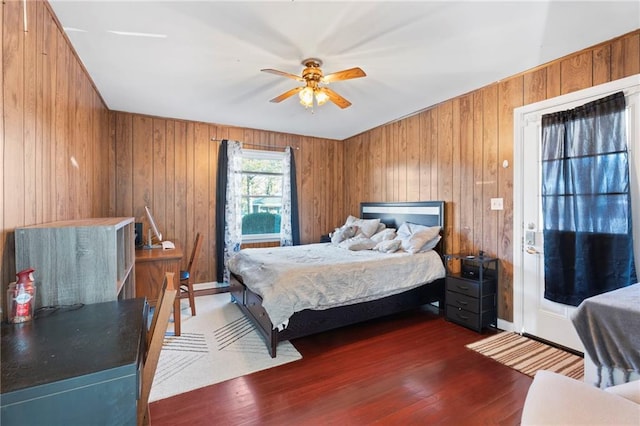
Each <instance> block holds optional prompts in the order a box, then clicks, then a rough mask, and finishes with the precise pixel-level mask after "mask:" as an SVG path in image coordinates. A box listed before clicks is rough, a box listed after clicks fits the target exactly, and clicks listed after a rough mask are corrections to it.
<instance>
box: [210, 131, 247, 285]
mask: <svg viewBox="0 0 640 426" xmlns="http://www.w3.org/2000/svg"><path fill="white" fill-rule="evenodd" d="M241 171H242V146H241V145H240V143H239V142H235V141H227V140H223V141H222V143H221V145H220V150H219V151H218V176H217V178H218V181H217V188H216V265H217V271H216V279H217V281H218V282H219V283H228V282H229V269H228V268H227V261H228V260H229V258H230V257H231V255H232V254H233V253H236V252H238V251H240V245H241V244H242V214H241V198H242V191H241V187H240V186H241V184H242V174H241Z"/></svg>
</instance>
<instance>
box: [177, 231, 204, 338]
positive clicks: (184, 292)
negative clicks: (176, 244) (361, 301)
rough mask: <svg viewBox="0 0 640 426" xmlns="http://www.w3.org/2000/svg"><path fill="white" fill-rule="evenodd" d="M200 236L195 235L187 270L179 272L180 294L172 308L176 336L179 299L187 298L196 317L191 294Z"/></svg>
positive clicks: (198, 255) (178, 326)
mask: <svg viewBox="0 0 640 426" xmlns="http://www.w3.org/2000/svg"><path fill="white" fill-rule="evenodd" d="M202 240H203V237H202V235H201V234H200V233H199V232H198V233H197V234H196V241H195V243H194V245H193V250H192V251H191V257H190V258H189V264H188V265H187V269H186V270H184V271H180V285H179V287H180V288H179V290H180V294H178V296H177V297H176V300H175V302H174V307H173V317H174V318H173V321H174V327H175V333H176V336H179V335H180V299H184V298H186V297H188V298H189V306H191V315H192V316H195V315H196V302H195V298H194V293H193V281H194V279H195V273H196V264H197V263H198V257H200V249H201V248H202Z"/></svg>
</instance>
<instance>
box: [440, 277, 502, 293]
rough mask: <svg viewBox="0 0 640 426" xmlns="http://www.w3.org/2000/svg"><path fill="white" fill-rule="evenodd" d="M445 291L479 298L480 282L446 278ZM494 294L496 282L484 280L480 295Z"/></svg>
mask: <svg viewBox="0 0 640 426" xmlns="http://www.w3.org/2000/svg"><path fill="white" fill-rule="evenodd" d="M447 290H448V291H455V292H456V293H461V294H466V295H467V296H471V297H479V296H480V282H479V281H475V280H466V279H464V278H457V277H451V276H449V277H447ZM495 292H496V280H494V279H490V280H485V281H484V282H483V283H482V294H492V293H495Z"/></svg>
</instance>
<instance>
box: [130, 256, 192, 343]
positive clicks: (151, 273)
mask: <svg viewBox="0 0 640 426" xmlns="http://www.w3.org/2000/svg"><path fill="white" fill-rule="evenodd" d="M181 262H182V247H180V246H178V245H177V244H176V248H175V249H168V250H163V249H139V250H136V297H146V298H147V301H148V302H149V305H151V306H155V305H156V301H157V300H158V292H159V291H160V288H161V287H162V281H163V280H164V273H165V272H173V273H174V274H175V275H174V278H173V283H174V285H175V286H176V289H177V290H178V293H177V295H176V303H174V305H173V306H174V315H173V317H174V322H173V324H174V330H175V335H176V336H179V335H180V291H179V290H180V263H181Z"/></svg>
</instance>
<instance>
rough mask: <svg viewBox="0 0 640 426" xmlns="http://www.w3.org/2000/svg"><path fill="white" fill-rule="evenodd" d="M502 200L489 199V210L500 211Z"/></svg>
mask: <svg viewBox="0 0 640 426" xmlns="http://www.w3.org/2000/svg"><path fill="white" fill-rule="evenodd" d="M502 209H503V207H502V198H492V199H491V210H502Z"/></svg>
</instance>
